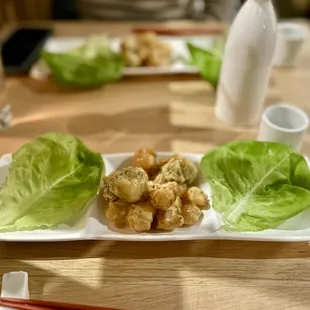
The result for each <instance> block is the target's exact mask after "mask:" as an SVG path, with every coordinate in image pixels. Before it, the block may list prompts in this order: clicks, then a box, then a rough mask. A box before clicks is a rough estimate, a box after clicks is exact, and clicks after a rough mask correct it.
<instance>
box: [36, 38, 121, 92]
mask: <svg viewBox="0 0 310 310" xmlns="http://www.w3.org/2000/svg"><path fill="white" fill-rule="evenodd" d="M42 57H43V60H44V63H45V65H46V66H48V68H49V69H50V70H51V73H52V75H53V77H54V79H55V81H56V82H57V83H59V84H60V85H63V86H67V87H83V88H94V87H99V86H101V85H103V84H105V83H109V82H114V81H117V80H119V79H120V78H121V77H122V70H123V62H122V58H121V56H120V55H119V54H118V53H115V52H113V51H112V50H111V49H110V47H109V46H108V43H107V41H106V40H104V38H102V37H100V38H97V37H95V38H90V39H89V40H88V41H87V42H86V43H85V44H83V45H82V46H80V47H78V48H76V49H74V50H72V51H70V52H67V53H51V52H48V51H45V50H43V51H42ZM41 66H42V63H41ZM43 67H44V65H43Z"/></svg>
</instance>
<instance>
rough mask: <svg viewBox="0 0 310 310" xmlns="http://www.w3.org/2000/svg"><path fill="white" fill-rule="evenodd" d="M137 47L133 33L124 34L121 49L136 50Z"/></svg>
mask: <svg viewBox="0 0 310 310" xmlns="http://www.w3.org/2000/svg"><path fill="white" fill-rule="evenodd" d="M137 48H138V40H137V37H136V36H134V35H128V36H126V37H125V38H124V39H123V41H122V43H121V50H127V51H136V49H137Z"/></svg>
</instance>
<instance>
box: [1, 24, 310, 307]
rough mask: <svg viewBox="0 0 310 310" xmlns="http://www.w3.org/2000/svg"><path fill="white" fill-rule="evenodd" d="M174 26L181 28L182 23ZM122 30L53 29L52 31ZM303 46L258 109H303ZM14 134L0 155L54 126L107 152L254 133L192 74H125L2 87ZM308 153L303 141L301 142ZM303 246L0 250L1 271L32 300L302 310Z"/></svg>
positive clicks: (308, 69)
mask: <svg viewBox="0 0 310 310" xmlns="http://www.w3.org/2000/svg"><path fill="white" fill-rule="evenodd" d="M178 25H182V26H184V23H179V24H177V26H178ZM130 27H131V25H128V24H103V23H102V24H98V23H92V24H89V23H85V24H83V25H81V24H56V25H55V29H56V34H57V35H85V34H88V33H91V32H98V31H106V32H109V33H111V34H116V35H117V34H122V33H124V32H127V31H129V30H130ZM309 87H310V39H309V40H308V41H307V43H306V44H305V46H304V49H303V51H302V55H301V57H300V62H299V64H298V67H297V68H296V69H292V70H284V69H282V70H280V69H278V70H274V71H273V73H272V79H271V84H270V89H269V91H268V95H267V99H266V104H267V105H268V104H272V103H275V102H278V101H283V100H284V101H289V102H291V103H294V104H296V105H299V106H301V107H303V108H304V109H305V110H306V111H308V112H310V105H309V102H308V101H309V98H310V90H309ZM8 88H9V94H10V100H11V103H12V106H13V113H14V120H13V123H12V127H11V128H9V129H8V130H7V131H5V132H2V133H1V134H0V153H5V152H12V151H14V150H16V149H17V148H18V147H19V146H21V145H22V144H23V143H24V142H26V141H28V140H29V139H32V138H34V137H35V136H37V135H39V134H42V133H44V132H47V131H51V130H61V131H64V132H70V133H73V134H75V135H78V136H79V137H80V138H81V139H83V141H85V143H87V144H88V145H89V147H91V148H93V149H94V150H97V151H101V152H103V153H112V152H121V151H134V150H136V149H137V148H139V147H141V146H147V145H150V146H153V147H155V148H156V149H157V150H172V151H174V152H179V151H183V152H187V151H191V152H206V151H208V150H209V149H211V148H213V147H214V146H216V145H218V144H222V143H225V142H228V141H231V140H234V139H244V138H255V136H256V128H251V129H244V128H231V127H229V126H226V125H224V124H222V123H220V122H218V121H217V120H216V119H215V118H214V116H213V104H214V93H213V92H212V90H211V89H210V88H209V87H208V85H207V84H206V83H204V82H201V81H200V80H199V79H198V78H197V77H193V76H191V77H187V76H183V77H182V76H169V77H157V78H155V77H153V78H126V79H124V80H123V81H122V82H119V83H116V84H113V85H107V86H106V87H104V88H102V89H99V90H93V91H86V92H83V91H79V92H73V91H69V90H64V89H61V88H59V87H56V86H53V85H52V84H51V83H49V82H40V83H39V82H37V81H33V80H30V79H28V78H10V79H9V80H8ZM304 151H305V152H308V153H309V152H310V137H309V136H307V137H306V138H305V142H304ZM309 257H310V248H309V244H308V243H260V242H226V241H197V242H175V243H171V242H170V243H127V242H70V243H54V244H44V243H41V244H23V243H14V244H13V243H0V274H3V273H5V272H9V271H12V270H24V271H27V272H29V276H30V279H29V281H30V290H31V294H32V297H33V298H43V299H51V300H62V301H69V302H77V303H87V304H98V305H99V304H101V305H106V306H113V307H121V308H125V309H132V310H134V309H135V310H146V309H156V310H157V309H167V310H190V309H221V310H224V309H229V310H235V309H241V308H243V307H244V309H281V310H284V309H298V310H301V309H309V308H310V306H309V305H310V294H309V290H310V259H309Z"/></svg>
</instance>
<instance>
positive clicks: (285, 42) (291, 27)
mask: <svg viewBox="0 0 310 310" xmlns="http://www.w3.org/2000/svg"><path fill="white" fill-rule="evenodd" d="M306 38H307V31H306V30H305V28H303V27H302V26H300V25H298V24H296V23H288V22H283V23H279V24H278V35H277V44H276V49H275V52H274V56H273V62H272V63H273V65H274V66H277V67H292V66H295V65H296V62H297V60H298V56H299V53H300V50H301V48H302V45H303V43H304V41H305V40H306Z"/></svg>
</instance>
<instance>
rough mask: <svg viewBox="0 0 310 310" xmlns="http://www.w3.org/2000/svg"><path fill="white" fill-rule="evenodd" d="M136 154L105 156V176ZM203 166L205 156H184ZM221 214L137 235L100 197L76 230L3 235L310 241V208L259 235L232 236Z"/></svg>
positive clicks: (2, 172)
mask: <svg viewBox="0 0 310 310" xmlns="http://www.w3.org/2000/svg"><path fill="white" fill-rule="evenodd" d="M132 155H133V154H132V153H122V154H111V155H102V157H103V160H104V162H105V174H106V175H108V174H110V173H111V172H112V171H115V170H117V169H118V168H120V167H124V166H129V165H130V161H131V158H132ZM171 155H172V153H168V152H159V153H158V157H159V159H161V158H167V157H170V156H171ZM181 155H182V156H184V157H186V158H188V159H189V160H191V161H192V162H194V163H196V164H197V165H199V163H200V160H201V158H202V156H203V155H202V154H181ZM10 162H11V156H10V155H6V156H4V157H2V158H1V159H0V184H1V183H2V182H4V180H5V178H6V175H7V172H8V167H9V165H10ZM199 185H200V186H201V188H202V189H203V190H204V191H205V193H206V194H207V195H208V196H211V190H210V187H209V186H208V184H207V182H205V181H204V179H203V178H202V176H200V178H199ZM221 224H222V220H221V217H220V215H219V214H218V213H217V212H216V211H214V210H213V209H212V208H211V209H209V210H204V211H203V218H202V220H201V222H200V223H198V224H196V225H194V226H192V227H186V228H178V229H175V230H174V231H173V232H156V231H152V232H146V233H134V232H130V231H128V230H118V229H115V228H113V227H111V225H110V224H109V222H108V221H107V219H106V218H105V207H104V203H103V201H102V199H100V197H98V198H96V199H95V200H94V201H93V202H92V204H91V205H90V207H89V209H88V212H87V213H86V214H85V216H83V218H82V219H81V220H80V221H79V222H78V223H76V225H75V226H74V227H67V226H63V227H58V228H57V229H55V230H36V231H23V232H10V233H0V241H34V242H39V241H71V240H122V241H175V240H198V239H225V240H253V241H286V242H287V241H310V209H309V210H306V211H304V212H302V213H301V214H299V215H297V216H295V217H294V218H292V219H290V220H288V221H287V222H286V223H285V224H283V225H281V226H280V227H278V228H277V229H270V230H265V231H262V232H255V233H229V232H225V231H223V230H222V229H221V228H220V226H221Z"/></svg>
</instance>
